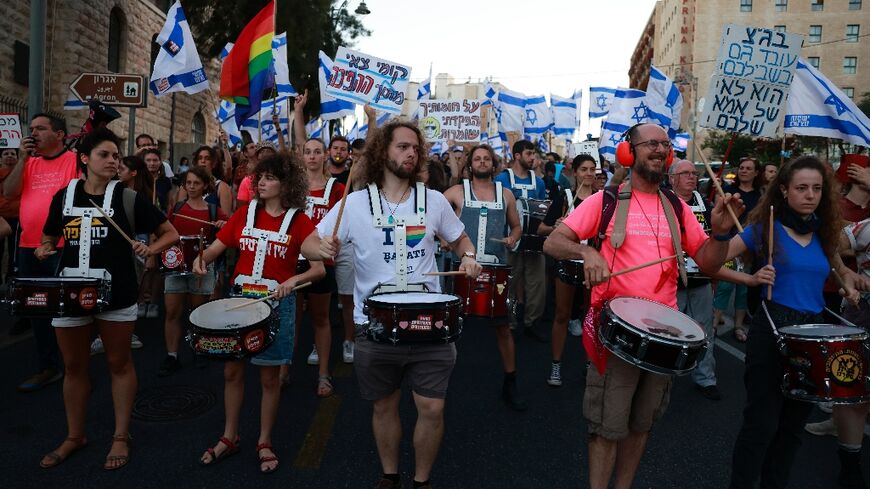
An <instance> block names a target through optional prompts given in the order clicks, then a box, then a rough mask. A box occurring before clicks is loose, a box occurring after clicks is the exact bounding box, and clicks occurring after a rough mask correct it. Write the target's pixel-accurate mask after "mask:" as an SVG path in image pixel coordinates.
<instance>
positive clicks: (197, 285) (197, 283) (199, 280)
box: [196, 228, 205, 289]
mask: <svg viewBox="0 0 870 489" xmlns="http://www.w3.org/2000/svg"><path fill="white" fill-rule="evenodd" d="M204 232H205V229H203V228H199V262H200V263H202V248H203V246H202V235H203V233H204ZM196 288H198V289H199V288H202V275H198V276H197V277H196Z"/></svg>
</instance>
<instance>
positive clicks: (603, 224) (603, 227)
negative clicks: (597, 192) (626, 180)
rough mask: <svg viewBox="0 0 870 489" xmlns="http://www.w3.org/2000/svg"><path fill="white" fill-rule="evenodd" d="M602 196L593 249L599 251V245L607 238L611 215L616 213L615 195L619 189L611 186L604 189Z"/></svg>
mask: <svg viewBox="0 0 870 489" xmlns="http://www.w3.org/2000/svg"><path fill="white" fill-rule="evenodd" d="M603 192H604V194H603V195H602V199H601V221H600V222H599V224H598V235H597V236H596V237H595V242H594V246H595V249H598V250H600V249H601V245H602V244H603V243H604V240H605V239H606V238H607V225H608V224H610V220H611V219H613V213H614V212H616V194H617V192H619V187H618V186H616V185H611V186H609V187H605V188H604V190H603Z"/></svg>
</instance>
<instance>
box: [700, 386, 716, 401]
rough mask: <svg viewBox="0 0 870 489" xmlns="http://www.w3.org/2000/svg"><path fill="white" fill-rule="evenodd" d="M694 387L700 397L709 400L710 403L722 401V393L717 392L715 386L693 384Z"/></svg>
mask: <svg viewBox="0 0 870 489" xmlns="http://www.w3.org/2000/svg"><path fill="white" fill-rule="evenodd" d="M695 387H697V388H698V390H699V391H701V395H702V396H704V397H706V398H707V399H709V400H711V401H721V400H722V393H721V392H719V388H718V387H716V384H713V385H698V384H695Z"/></svg>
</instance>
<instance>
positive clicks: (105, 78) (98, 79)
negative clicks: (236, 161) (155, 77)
mask: <svg viewBox="0 0 870 489" xmlns="http://www.w3.org/2000/svg"><path fill="white" fill-rule="evenodd" d="M69 88H70V91H71V92H72V93H73V95H75V96H76V97H78V99H79V100H81V101H82V102H85V103H87V102H89V101H91V100H99V101H100V102H102V103H104V104H106V105H112V106H116V107H145V106H146V105H147V99H146V92H147V90H145V77H144V76H143V75H133V74H122V73H82V74H80V75H79V76H78V78H76V79H75V81H73V82H72V84H70V86H69Z"/></svg>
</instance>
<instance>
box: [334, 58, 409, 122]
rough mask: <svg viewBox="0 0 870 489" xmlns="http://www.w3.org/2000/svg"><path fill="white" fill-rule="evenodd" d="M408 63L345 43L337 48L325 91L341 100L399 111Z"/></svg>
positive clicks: (391, 111) (406, 78)
mask: <svg viewBox="0 0 870 489" xmlns="http://www.w3.org/2000/svg"><path fill="white" fill-rule="evenodd" d="M410 75H411V67H410V66H405V65H401V64H399V63H395V62H393V61H387V60H385V59H381V58H376V57H374V56H370V55H368V54H365V53H361V52H359V51H354V50H352V49H348V48H346V47H344V46H342V47H340V48H338V53H336V55H335V61H334V62H333V64H332V72H331V73H330V75H329V80H328V81H327V84H326V93H327V94H329V95H332V96H333V97H335V98H338V99H341V100H347V101H350V102H354V103H357V104H368V105H371V106H372V107H374V108H376V109H378V110H382V111H385V112H389V113H391V114H399V113H401V112H402V104H403V103H405V93H406V92H407V91H408V78H409V76H410Z"/></svg>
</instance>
